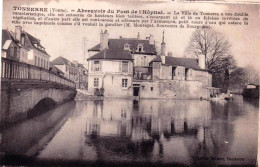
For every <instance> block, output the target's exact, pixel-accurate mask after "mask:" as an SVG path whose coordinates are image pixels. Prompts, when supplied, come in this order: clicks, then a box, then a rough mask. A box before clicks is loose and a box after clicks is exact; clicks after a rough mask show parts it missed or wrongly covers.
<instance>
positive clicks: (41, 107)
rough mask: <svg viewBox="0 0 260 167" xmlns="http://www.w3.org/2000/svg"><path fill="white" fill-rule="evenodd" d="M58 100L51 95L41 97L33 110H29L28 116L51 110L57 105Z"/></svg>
mask: <svg viewBox="0 0 260 167" xmlns="http://www.w3.org/2000/svg"><path fill="white" fill-rule="evenodd" d="M56 104H57V102H55V100H54V99H52V98H50V97H45V98H43V99H41V100H40V101H39V102H38V103H37V104H36V105H35V106H34V107H33V108H32V110H30V111H28V113H27V116H28V117H32V116H35V115H38V114H40V113H43V112H46V111H49V110H50V109H52V108H54V107H55V106H56Z"/></svg>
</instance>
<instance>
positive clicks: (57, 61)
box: [51, 56, 75, 67]
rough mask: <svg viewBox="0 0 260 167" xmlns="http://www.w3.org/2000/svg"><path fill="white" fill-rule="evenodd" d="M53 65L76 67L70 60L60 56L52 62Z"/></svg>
mask: <svg viewBox="0 0 260 167" xmlns="http://www.w3.org/2000/svg"><path fill="white" fill-rule="evenodd" d="M51 64H53V65H68V66H72V67H75V64H73V63H72V62H71V61H69V60H68V59H66V58H64V57H62V56H59V57H57V58H56V59H54V60H52V61H51Z"/></svg>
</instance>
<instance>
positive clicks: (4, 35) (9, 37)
mask: <svg viewBox="0 0 260 167" xmlns="http://www.w3.org/2000/svg"><path fill="white" fill-rule="evenodd" d="M7 40H12V41H13V42H14V43H16V44H18V43H19V42H18V41H17V40H15V39H14V37H13V36H12V35H11V34H10V32H9V31H8V30H2V47H3V46H4V44H5V41H7Z"/></svg>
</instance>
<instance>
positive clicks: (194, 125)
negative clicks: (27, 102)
mask: <svg viewBox="0 0 260 167" xmlns="http://www.w3.org/2000/svg"><path fill="white" fill-rule="evenodd" d="M258 110H259V102H258V101H247V100H245V99H243V97H242V96H234V100H233V101H216V102H214V101H199V100H185V101H184V100H140V101H139V102H136V101H132V100H124V99H105V100H104V101H70V102H68V103H66V104H63V105H61V106H59V107H57V108H55V109H53V110H51V111H48V112H46V113H44V114H41V115H39V116H36V117H34V118H31V119H28V120H26V121H23V122H21V123H19V124H17V125H15V126H13V127H10V128H8V129H5V130H3V131H2V132H1V145H0V151H1V153H2V162H4V161H7V160H6V157H7V156H12V155H16V156H20V155H21V156H25V157H33V158H34V161H45V160H46V161H52V160H55V161H58V162H59V160H61V161H64V160H66V161H75V162H76V161H81V162H93V163H95V162H107V163H109V162H112V163H155V164H182V165H188V166H189V165H197V166H200V165H205V164H206V165H207V166H215V165H221V164H224V165H229V164H247V165H254V164H255V163H256V156H257V132H258ZM3 155H4V156H3Z"/></svg>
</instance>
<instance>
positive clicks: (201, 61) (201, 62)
mask: <svg viewBox="0 0 260 167" xmlns="http://www.w3.org/2000/svg"><path fill="white" fill-rule="evenodd" d="M198 57H199V67H200V68H201V69H205V68H206V59H205V55H202V54H201V55H199V56H198Z"/></svg>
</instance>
